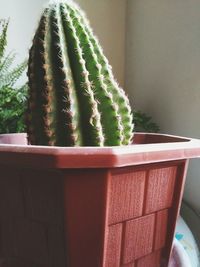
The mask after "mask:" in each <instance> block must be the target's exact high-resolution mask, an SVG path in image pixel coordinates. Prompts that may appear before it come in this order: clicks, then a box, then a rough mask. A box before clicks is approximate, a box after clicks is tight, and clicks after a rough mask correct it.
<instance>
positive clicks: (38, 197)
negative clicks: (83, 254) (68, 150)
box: [0, 169, 66, 267]
mask: <svg viewBox="0 0 200 267" xmlns="http://www.w3.org/2000/svg"><path fill="white" fill-rule="evenodd" d="M61 182H62V179H61V177H60V176H59V173H58V172H54V171H49V173H48V174H47V173H46V174H44V173H43V172H42V171H32V173H31V174H30V171H26V170H24V171H18V170H8V169H6V170H5V171H3V172H2V173H1V176H0V263H2V264H3V265H2V266H13V267H18V266H20V267H23V266H30V267H32V266H34V267H47V266H48V267H66V263H65V251H64V234H63V218H62V217H63V215H62V212H61V210H62V205H63V204H62V199H61V198H62V193H61V191H60V189H61Z"/></svg>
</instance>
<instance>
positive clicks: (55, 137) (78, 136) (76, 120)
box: [26, 0, 133, 146]
mask: <svg viewBox="0 0 200 267" xmlns="http://www.w3.org/2000/svg"><path fill="white" fill-rule="evenodd" d="M28 77H29V98H28V111H27V116H26V117H27V120H26V121H27V122H26V124H27V132H28V139H29V143H30V144H32V145H45V146H118V145H128V144H130V143H131V139H132V137H133V124H132V112H131V107H130V104H129V100H128V98H127V96H126V95H125V92H124V91H123V90H122V89H121V88H120V87H119V86H118V84H117V82H116V81H115V80H114V77H113V73H112V68H111V66H110V65H109V63H108V60H107V58H106V57H105V56H104V54H103V50H102V48H101V46H100V45H99V42H98V40H97V38H96V37H95V36H94V35H93V32H92V29H91V27H90V25H89V22H88V21H87V19H86V16H85V14H84V13H83V12H82V11H81V10H80V8H79V6H78V5H77V4H75V3H74V2H73V1H71V0H70V1H69V0H66V1H56V2H50V3H49V4H48V6H47V7H46V8H45V10H44V12H43V14H42V17H41V20H40V23H39V26H38V29H37V31H36V34H35V36H34V39H33V45H32V47H31V49H30V55H29V66H28Z"/></svg>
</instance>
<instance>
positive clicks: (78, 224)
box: [0, 134, 200, 267]
mask: <svg viewBox="0 0 200 267" xmlns="http://www.w3.org/2000/svg"><path fill="white" fill-rule="evenodd" d="M15 137H16V135H13V137H12V138H13V139H12V138H11V140H9V141H5V136H4V141H1V138H0V142H10V143H12V142H13V141H12V140H14V139H15ZM17 138H18V141H17V142H22V143H23V142H24V138H25V135H17ZM19 139H21V141H20V140H19ZM6 140H7V139H6ZM134 140H135V141H134V142H135V144H134V145H131V146H125V147H105V148H94V147H93V148H92V147H88V148H86V147H85V148H84V147H81V148H60V147H36V146H27V145H16V141H14V144H10V145H8V144H2V145H0V214H1V216H0V255H1V256H0V259H1V261H2V262H4V263H5V264H6V263H7V265H5V266H12V267H16V266H20V267H22V266H26V267H27V266H28V267H33V266H34V267H37V266H38V267H47V266H49V267H86V266H87V267H160V266H162V267H167V265H168V261H169V257H170V253H171V248H172V241H173V237H174V230H175V224H176V219H177V216H178V213H179V208H180V203H181V199H182V194H183V187H184V181H185V176H186V171H187V166H188V160H189V158H192V157H197V156H199V155H200V141H198V140H194V139H187V138H181V137H174V136H168V135H160V134H158V135H154V134H136V135H135V139H134Z"/></svg>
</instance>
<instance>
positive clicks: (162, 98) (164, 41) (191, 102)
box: [125, 0, 200, 210]
mask: <svg viewBox="0 0 200 267" xmlns="http://www.w3.org/2000/svg"><path fill="white" fill-rule="evenodd" d="M199 10H200V1H199V0H189V1H188V0H173V1H171V0H170V1H164V0H128V8H127V11H128V14H127V46H126V48H127V49H126V63H127V64H126V77H125V80H126V89H127V91H128V92H129V95H130V96H131V102H132V103H134V105H135V106H136V107H137V108H139V109H141V110H143V111H145V112H147V113H148V114H150V115H151V116H152V117H153V118H154V120H155V121H156V122H157V123H158V124H159V125H160V127H161V130H162V131H163V132H166V133H171V134H177V135H183V136H192V137H198V138H200V15H199V14H200V13H199ZM199 192H200V162H199V160H195V161H193V162H192V164H191V166H190V171H189V174H188V178H187V185H186V190H185V198H187V199H189V200H190V202H191V203H192V204H193V205H194V206H195V207H198V209H199V210H200V194H199Z"/></svg>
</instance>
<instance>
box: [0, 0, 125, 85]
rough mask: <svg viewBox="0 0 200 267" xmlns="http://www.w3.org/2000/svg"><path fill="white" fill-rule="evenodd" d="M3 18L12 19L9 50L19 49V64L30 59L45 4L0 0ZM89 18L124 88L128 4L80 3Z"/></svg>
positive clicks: (94, 0) (107, 1) (111, 1)
mask: <svg viewBox="0 0 200 267" xmlns="http://www.w3.org/2000/svg"><path fill="white" fill-rule="evenodd" d="M1 1H2V4H1V8H0V18H8V17H10V27H9V49H15V50H16V51H17V52H18V54H19V56H18V61H19V60H21V59H24V58H25V57H26V56H27V55H28V48H29V47H30V43H31V39H32V36H33V33H34V30H35V29H36V26H37V23H38V20H39V16H40V14H41V12H42V8H43V6H44V3H46V2H47V1H45V0H6V1H3V0H0V2H1ZM77 2H78V3H80V5H81V7H82V8H83V9H84V10H85V11H86V13H87V14H88V18H89V19H90V22H91V25H92V27H93V29H94V32H95V33H96V35H97V36H98V37H99V40H100V43H101V44H102V46H103V48H104V51H105V54H106V56H107V57H108V59H109V60H110V63H111V65H112V66H113V70H114V73H115V76H116V78H117V80H118V81H119V83H120V84H121V85H123V84H124V51H125V30H124V29H125V11H126V0H100V1H97V0H77Z"/></svg>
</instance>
